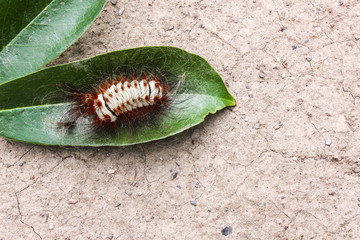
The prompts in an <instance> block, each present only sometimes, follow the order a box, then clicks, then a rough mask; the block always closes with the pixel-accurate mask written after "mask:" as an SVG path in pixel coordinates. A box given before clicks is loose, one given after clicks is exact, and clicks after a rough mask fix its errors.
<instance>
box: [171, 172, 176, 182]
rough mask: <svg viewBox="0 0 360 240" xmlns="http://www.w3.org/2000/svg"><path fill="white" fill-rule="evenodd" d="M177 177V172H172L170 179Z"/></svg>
mask: <svg viewBox="0 0 360 240" xmlns="http://www.w3.org/2000/svg"><path fill="white" fill-rule="evenodd" d="M177 175H178V172H173V173H172V174H171V177H170V178H171V180H174V179H175V178H176V177H177Z"/></svg>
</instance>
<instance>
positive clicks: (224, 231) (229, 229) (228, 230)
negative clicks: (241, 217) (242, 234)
mask: <svg viewBox="0 0 360 240" xmlns="http://www.w3.org/2000/svg"><path fill="white" fill-rule="evenodd" d="M221 233H222V235H224V236H227V235H229V234H231V233H232V227H231V226H227V227H224V228H223V229H222V230H221Z"/></svg>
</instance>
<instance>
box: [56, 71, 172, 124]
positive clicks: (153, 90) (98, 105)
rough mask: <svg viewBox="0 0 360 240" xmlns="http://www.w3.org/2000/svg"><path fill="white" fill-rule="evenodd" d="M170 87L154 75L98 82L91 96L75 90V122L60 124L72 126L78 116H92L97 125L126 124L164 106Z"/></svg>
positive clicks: (116, 78)
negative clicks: (98, 84) (99, 83)
mask: <svg viewBox="0 0 360 240" xmlns="http://www.w3.org/2000/svg"><path fill="white" fill-rule="evenodd" d="M168 93H169V87H168V86H167V85H166V84H165V83H162V82H161V80H160V77H158V76H156V75H153V74H145V73H143V74H140V75H136V74H135V75H132V76H130V75H120V76H117V77H115V78H110V79H109V80H107V81H105V82H104V83H101V85H100V86H99V87H97V89H96V90H95V91H93V92H92V93H82V92H79V91H74V92H73V93H72V96H73V98H75V107H73V108H72V109H71V111H72V112H73V113H75V119H74V120H72V121H68V122H65V124H64V123H63V124H62V125H65V126H72V125H74V124H75V122H76V120H77V119H78V118H80V117H87V116H94V118H95V119H94V120H95V123H96V125H98V126H112V127H115V126H116V125H117V124H118V123H121V124H129V123H131V122H134V121H135V120H137V119H138V118H141V117H144V116H146V115H149V114H151V113H154V112H156V111H157V110H159V109H161V108H162V107H163V106H164V105H166V104H167V103H168V101H169V98H168Z"/></svg>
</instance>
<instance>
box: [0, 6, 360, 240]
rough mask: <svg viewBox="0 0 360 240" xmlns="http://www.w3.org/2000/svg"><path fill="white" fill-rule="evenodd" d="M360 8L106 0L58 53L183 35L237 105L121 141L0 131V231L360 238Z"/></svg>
mask: <svg viewBox="0 0 360 240" xmlns="http://www.w3.org/2000/svg"><path fill="white" fill-rule="evenodd" d="M115 2H116V1H115ZM123 7H124V8H125V11H124V12H123V14H122V15H121V16H119V9H120V8H123ZM359 13H360V3H359V1H357V0H349V1H325V0H315V1H307V0H306V1H294V0H287V1H280V0H273V1H265V0H256V1H253V0H246V1H220V0H209V1H201V0H200V1H194V0H185V1H175V2H172V3H171V4H169V3H167V2H165V1H142V0H140V1H121V0H118V1H117V3H116V5H113V4H111V2H108V3H107V5H106V7H105V9H104V11H103V12H102V14H101V15H100V16H99V18H98V19H97V20H96V21H95V23H94V24H93V26H91V27H90V29H89V30H88V31H87V32H86V33H85V34H84V35H83V37H81V38H80V39H79V40H78V41H77V42H76V43H75V44H74V45H73V46H72V47H71V48H70V49H69V50H68V51H66V52H65V53H64V54H62V55H61V56H60V57H59V58H58V59H56V60H55V61H54V62H53V64H58V63H64V62H69V61H73V60H78V59H83V58H85V57H91V56H94V55H97V54H101V53H106V52H109V51H114V50H119V49H126V48H131V47H139V46H153V45H171V46H177V47H180V48H183V49H185V50H187V51H189V52H193V53H196V54H199V55H201V56H202V57H204V58H205V59H207V60H208V61H209V63H210V64H211V65H212V66H213V67H214V68H215V69H216V70H217V71H218V72H219V74H220V75H221V76H222V78H223V79H224V81H225V83H226V85H227V86H228V89H229V91H230V92H231V93H232V94H233V96H234V97H235V98H236V101H237V106H236V107H234V108H229V109H225V110H223V111H221V112H219V113H217V114H216V115H211V116H208V117H207V119H206V121H205V122H204V123H203V124H201V125H199V126H197V127H195V128H193V129H191V130H189V131H187V132H185V133H183V134H180V135H177V136H175V137H171V138H170V139H167V140H163V141H158V142H153V143H149V144H142V145H136V146H131V147H126V148H98V149H97V148H65V147H46V146H35V145H31V144H24V143H18V142H13V141H9V140H6V139H4V138H0V171H1V172H0V206H1V207H0V208H1V211H0V226H1V228H0V239H119V240H120V239H222V238H227V239H359V238H360V230H359V227H358V226H359V225H360V187H359V186H360V160H359V159H360V146H359V140H360V127H359V126H360V120H359V117H358V116H360V114H359V104H360V84H359V83H358V82H359V80H360V79H359V76H360V64H359V63H360V25H359V23H360V16H359V15H360V14H359ZM172 26H173V27H172ZM260 76H261V77H260ZM326 140H331V144H330V145H329V144H328V145H326V144H325V142H326ZM175 172H177V176H176V178H174V173H175ZM172 178H173V179H172ZM191 201H196V203H197V206H193V205H192V204H191V203H190V202H191ZM226 226H232V229H233V231H232V233H231V234H230V235H228V236H226V237H225V236H223V235H222V234H221V230H222V228H224V227H226Z"/></svg>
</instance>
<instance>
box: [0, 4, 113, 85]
mask: <svg viewBox="0 0 360 240" xmlns="http://www.w3.org/2000/svg"><path fill="white" fill-rule="evenodd" d="M105 2H106V0H91V1H88V0H86V1H79V0H0V10H1V11H0V83H4V82H6V81H9V80H11V79H14V78H18V77H21V76H24V75H26V74H30V73H32V72H34V71H37V70H39V69H40V68H41V67H43V66H44V65H46V64H47V63H49V62H50V61H51V60H53V59H54V58H55V57H57V56H58V55H59V54H60V53H62V52H63V51H65V50H66V49H67V48H68V47H69V46H70V45H71V44H72V43H73V42H74V41H75V40H76V39H78V38H79V37H80V36H81V35H82V34H83V33H84V32H85V31H86V29H87V28H88V27H89V26H90V25H91V23H92V22H93V21H94V20H95V18H96V17H97V16H98V14H99V13H100V12H101V10H102V8H103V7H104V5H105Z"/></svg>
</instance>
